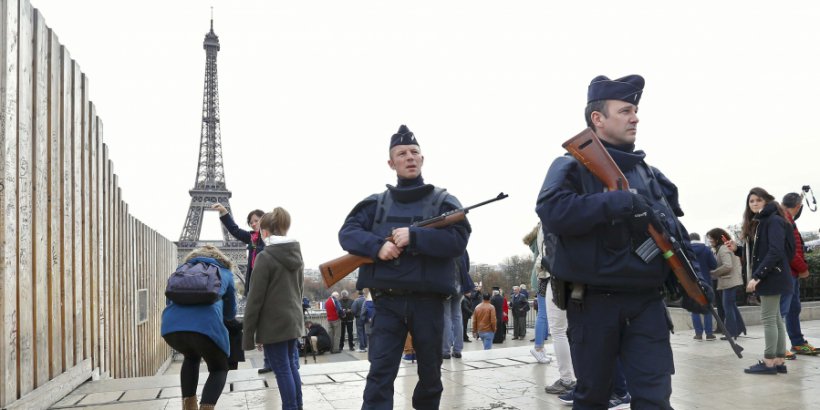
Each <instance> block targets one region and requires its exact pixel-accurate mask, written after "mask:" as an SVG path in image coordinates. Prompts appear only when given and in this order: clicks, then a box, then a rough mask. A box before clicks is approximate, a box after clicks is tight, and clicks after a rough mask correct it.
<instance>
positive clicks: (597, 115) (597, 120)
mask: <svg viewBox="0 0 820 410" xmlns="http://www.w3.org/2000/svg"><path fill="white" fill-rule="evenodd" d="M589 118H590V120H591V121H592V124H593V125H595V128H596V129H597V128H601V126H602V125H604V122H603V118H604V115H603V114H601V112H599V111H593V112H592V114H590V115H589Z"/></svg>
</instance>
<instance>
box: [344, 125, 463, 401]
mask: <svg viewBox="0 0 820 410" xmlns="http://www.w3.org/2000/svg"><path fill="white" fill-rule="evenodd" d="M389 156H390V158H389V160H388V161H387V164H388V166H390V168H391V169H392V170H394V171H396V176H397V179H398V183H397V184H396V186H391V185H388V186H387V191H384V192H382V193H380V194H374V195H371V196H369V197H367V198H365V199H364V200H363V201H361V202H359V203H358V204H357V205H356V206H355V207H354V208H353V210H352V211H350V213H349V214H348V216H347V218H346V219H345V222H344V225H343V226H342V228H341V229H340V230H339V243H340V244H341V245H342V248H343V249H345V250H346V251H348V252H350V253H352V254H355V255H360V256H367V257H369V258H371V259H372V260H373V261H374V263H372V264H367V265H364V266H362V267H361V268H359V279H358V281H357V283H356V287H357V288H370V289H371V294H372V295H373V299H374V300H373V302H374V304H375V309H376V311H377V312H378V320H376V321H375V322H374V324H373V332H372V334H371V337H370V338H371V340H370V348H369V355H370V371H369V372H368V375H367V384H366V385H365V390H364V404H363V405H362V408H363V409H392V408H393V385H394V381H395V379H396V375H397V374H398V370H399V365H400V363H401V354H402V350H403V347H404V341H405V338H406V336H407V333H408V332H410V333H411V334H412V336H413V346H414V348H415V351H416V360H417V362H418V375H419V381H418V384H417V385H416V388H415V390H414V391H413V407H415V408H425V409H427V408H430V409H436V408H438V407H439V403H440V401H441V392H442V391H443V390H444V387H443V385H442V383H441V364H442V358H443V352H442V348H441V346H442V334H443V331H444V303H443V301H444V299H445V298H446V297H448V296H449V295H453V294H455V293H456V286H455V285H456V283H457V281H456V276H455V274H456V272H455V266H456V265H455V260H456V258H460V257H461V256H462V255H463V254H464V252H465V250H466V248H467V241H468V239H469V237H470V224H469V222H467V220H466V219H464V220H462V221H460V222H457V223H455V224H452V225H448V226H445V227H441V228H429V227H418V226H412V223H413V222H416V221H420V220H424V219H429V218H432V217H434V216H438V215H441V214H442V213H445V212H448V211H452V210H456V209H459V208H461V204H460V203H459V202H458V199H456V198H455V197H454V196H452V195H450V194H448V193H447V191H446V190H445V189H442V188H438V187H436V186H433V185H430V184H426V183H425V182H424V179H423V178H422V176H421V168H422V165H424V156H423V155H422V154H421V148H420V146H419V143H418V140H417V139H416V137H415V135H414V134H413V133H412V132H411V131H410V130H409V129H408V128H407V126H405V125H402V126H401V127H399V130H398V132H396V133H395V134H393V136H392V137H391V138H390V148H389ZM385 238H389V239H388V240H385Z"/></svg>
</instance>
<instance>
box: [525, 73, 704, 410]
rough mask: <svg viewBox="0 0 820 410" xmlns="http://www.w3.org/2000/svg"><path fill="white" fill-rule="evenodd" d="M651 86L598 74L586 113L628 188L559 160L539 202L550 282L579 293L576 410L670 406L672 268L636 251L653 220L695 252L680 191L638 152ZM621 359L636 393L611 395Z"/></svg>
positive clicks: (634, 78) (572, 299)
mask: <svg viewBox="0 0 820 410" xmlns="http://www.w3.org/2000/svg"><path fill="white" fill-rule="evenodd" d="M643 86H644V79H643V77H641V76H639V75H630V76H626V77H623V78H618V79H615V80H611V79H609V78H607V77H606V76H598V77H595V78H594V79H593V80H592V81H591V82H590V84H589V88H588V91H587V106H586V109H585V113H584V116H585V118H586V122H587V126H588V127H590V128H591V130H592V131H593V132H594V133H595V134H596V135H597V136H598V138H599V139H600V141H601V143H602V144H603V145H604V148H605V149H606V151H607V153H608V154H609V156H610V157H612V159H613V160H614V162H615V163H616V164H617V165H618V168H620V170H621V172H622V173H623V174H624V176H625V177H626V181H625V182H628V186H629V188H630V189H629V190H608V189H605V188H604V185H603V183H602V182H601V181H600V180H599V179H598V178H597V177H595V176H594V175H593V174H592V173H591V172H590V171H589V170H588V169H587V168H586V167H585V166H584V165H583V164H582V163H580V162H578V161H576V160H575V159H574V158H573V157H570V156H561V157H559V158H557V159H555V160H554V161H553V163H552V165H551V166H550V168H549V171H548V172H547V176H546V178H545V179H544V183H543V185H542V186H541V189H540V191H539V193H538V200H537V202H536V212H537V213H538V216H539V218H540V219H541V222H542V225H543V227H544V230H545V232H550V233H552V234H555V235H556V236H557V237H558V241H557V243H556V244H555V250H554V254H555V260H554V261H553V263H552V265H553V266H552V268H553V269H552V272H551V273H552V278H553V279H552V280H557V281H559V282H558V283H560V284H561V285H560V286H559V287H562V288H567V289H570V290H571V291H570V292H567V294H568V295H569V296H568V302H566V310H567V320H568V329H567V336H568V337H569V340H570V349H571V352H572V362H573V367H574V369H575V374H576V376H577V378H578V381H577V385H576V388H575V391H574V402H573V408H575V409H601V408H608V407H609V408H611V407H612V401H610V399H617V400H619V401H620V403H616V404H617V405H620V404H625V403H627V402H629V401H630V399H631V403H632V407H633V408H639V407H640V408H655V409H670V408H671V406H670V400H669V399H670V397H671V395H672V374H673V373H674V363H673V360H672V348H671V345H670V342H669V327H668V323H667V314H666V306H665V304H664V301H663V296H662V292H661V289H662V288H663V286H664V285H665V284H667V283H671V282H670V281H668V280H669V279H670V275H671V269H670V268H669V266H668V265H667V264H666V262H665V260H664V258H663V256H662V255H660V254H657V255H654V256H653V257H652V258H650V259H649V260H648V261H644V259H643V258H641V257H640V256H639V255H638V254H637V253H636V252H634V250H635V248H636V246H639V245H641V244H643V243H645V242H646V240H647V239H648V235H647V233H646V232H647V227H648V225H649V224H650V223H653V224H654V223H657V224H661V225H662V226H663V227H665V228H666V229H667V230H668V231H669V232H671V233H672V234H673V235H674V236H675V237H676V239H678V241H679V242H680V243H681V245H682V247H683V249H684V250H685V251H688V252H687V253H691V249H690V248H689V246H688V242H689V234H688V233H687V232H686V229H685V228H684V227H683V225H681V224H680V222H679V221H678V219H677V217H679V216H682V215H683V211H681V209H680V205H679V203H678V192H677V187H676V186H675V185H674V184H673V183H672V182H671V181H670V180H669V179H668V178H666V176H664V175H663V174H662V173H661V172H660V171H659V170H658V169H656V168H654V167H650V166H648V165H647V164H646V163H645V162H644V157H645V155H646V154H644V153H643V151H638V150H635V139H636V138H635V136H636V133H637V126H638V102H639V100H640V97H641V94H642V93H643ZM692 263H693V264H696V261H692ZM672 280H674V279H672ZM558 283H556V286H558ZM565 284H566V285H565ZM701 286H705V287H708V285H706V284H702V285H701ZM688 306H690V307H692V308H695V307H694V306H693V305H691V304H689V305H688ZM618 359H620V362H621V364H622V366H623V371H624V374H625V376H626V380H627V385H628V386H629V393H631V397H629V395H626V396H622V397H611V395H610V393H611V388H610V387H611V377H612V374H613V371H614V367H615V365H616V362H617V361H618Z"/></svg>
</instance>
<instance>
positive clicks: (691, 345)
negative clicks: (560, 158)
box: [53, 320, 820, 410]
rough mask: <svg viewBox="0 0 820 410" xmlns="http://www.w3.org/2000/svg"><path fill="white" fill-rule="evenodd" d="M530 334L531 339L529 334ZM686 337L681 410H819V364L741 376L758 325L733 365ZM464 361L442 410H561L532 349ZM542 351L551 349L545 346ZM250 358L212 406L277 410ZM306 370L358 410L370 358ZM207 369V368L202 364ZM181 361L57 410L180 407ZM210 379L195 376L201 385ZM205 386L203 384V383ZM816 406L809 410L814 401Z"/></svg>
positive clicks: (341, 404)
mask: <svg viewBox="0 0 820 410" xmlns="http://www.w3.org/2000/svg"><path fill="white" fill-rule="evenodd" d="M803 331H804V333H805V334H806V337H807V338H808V339H809V340H810V341H814V342H817V343H820V321H818V320H815V321H806V322H803ZM532 333H533V332H532V330H531V329H530V330H529V331H528V334H529V335H530V336H531V335H532ZM693 335H694V332H693V331H692V330H680V331H678V332H677V333H675V334H673V335H672V347H673V350H674V352H675V367H676V374H675V375H674V376H673V377H672V388H673V393H672V405H673V407H675V408H676V409H678V410H681V409H767V410H771V409H774V410H778V409H783V410H786V409H789V410H793V409H809V408H820V405H819V404H818V403H820V388H818V386H820V357H806V356H798V359H797V360H794V361H789V362H787V366H788V374H779V375H776V376H769V375H766V376H763V375H747V374H744V373H743V369H744V368H745V367H748V366H750V365H752V364H754V363H756V361H757V360H758V359H760V358H761V357H762V353H763V328H762V327H761V326H750V327H749V334H748V336H746V337H744V336H741V337H740V338H739V339H738V343H739V344H741V345H742V346H743V347H744V348H745V351H744V358H743V359H738V358H737V357H736V356H735V355H734V354H733V353H732V351H731V348H730V347H729V345H728V343H726V342H725V341H720V340H717V341H712V342H706V341H703V342H696V341H694V340H692V336H693ZM465 345H466V346H465V351H464V354H463V358H462V359H450V360H445V361H444V364H443V365H442V379H443V382H444V393H443V395H442V400H441V408H445V409H450V408H452V409H470V410H484V409H522V410H523V409H563V408H568V407H565V406H563V405H562V404H561V402H559V401H558V399H557V398H556V397H555V396H553V395H549V394H546V393H544V389H543V388H544V386H545V385H547V384H550V383H552V382H553V381H555V380H556V379H557V378H558V367H557V366H556V364H555V363H551V364H548V365H545V364H538V363H536V361H535V359H534V358H533V357H532V356H531V355H530V353H529V349H530V347H531V343H530V342H527V341H512V340H510V339H509V338H508V339H507V341H506V342H505V343H504V344H503V345H494V347H493V350H489V351H483V350H480V349H481V346H480V343H478V342H475V341H474V342H472V343H465ZM546 348H547V349H548V350H551V349H552V345H551V343H549V342H548V343H547V344H546ZM248 353H249V355H248V359H249V360H248V361H246V362H244V363H241V364H240V365H241V367H240V369H239V370H236V371H231V372H230V373H229V376H228V384H227V385H226V387H225V393H224V394H223V395H222V396H221V397H220V399H219V402H218V403H217V406H216V408H217V409H249V410H250V409H278V408H280V407H281V404H280V401H279V394H278V391H277V388H276V379H275V377H274V376H273V374H272V373H268V374H266V375H259V374H257V372H256V369H255V368H254V367H259V366H260V364H261V355H260V354H259V353H256V352H248ZM300 363H301V364H302V368H301V375H302V382H303V383H304V385H303V387H302V392H303V396H304V408H305V409H310V410H314V409H318V410H324V409H328V410H330V409H358V408H360V407H361V403H362V398H361V397H362V391H363V390H364V384H365V377H366V376H367V370H368V362H367V360H366V354H364V353H355V352H349V351H346V352H343V353H341V354H334V355H328V354H325V355H322V356H319V357H318V360H317V363H313V360H312V359H310V358H309V359H308V364H307V365H305V364H304V361H301V362H300ZM203 368H204V364H203ZM178 372H179V363H178V362H175V363H174V365H172V366H171V367H170V368H169V369H168V370H167V371H166V372H165V374H164V375H161V376H154V377H143V378H134V379H118V380H99V381H92V382H87V383H85V384H83V385H81V386H80V387H79V388H77V389H76V390H75V391H74V392H72V393H71V394H70V395H68V396H66V397H65V398H64V399H63V400H61V401H60V402H59V403H57V404H56V405H55V406H54V407H53V408H55V409H57V408H59V409H174V410H176V409H180V408H181V407H182V406H181V400H180V398H179V396H180V391H179V375H178ZM206 377H207V373H203V374H201V375H200V379H199V381H200V383H204V381H205V379H206ZM417 380H418V378H417V376H416V365H415V364H408V363H402V366H401V369H400V370H399V377H398V378H397V379H396V383H395V387H396V393H395V408H396V409H410V408H412V406H411V401H410V400H411V396H412V393H413V388H414V387H415V384H416V382H417ZM200 389H201V386H200ZM812 403H814V404H812Z"/></svg>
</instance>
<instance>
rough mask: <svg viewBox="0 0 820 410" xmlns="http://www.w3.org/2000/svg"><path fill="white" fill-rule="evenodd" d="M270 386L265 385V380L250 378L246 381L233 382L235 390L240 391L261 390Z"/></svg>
mask: <svg viewBox="0 0 820 410" xmlns="http://www.w3.org/2000/svg"><path fill="white" fill-rule="evenodd" d="M266 388H268V386H266V385H265V381H264V380H248V381H245V382H234V383H233V391H234V392H240V391H248V390H260V389H266Z"/></svg>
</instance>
